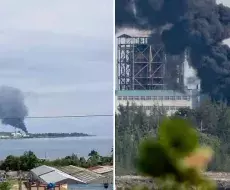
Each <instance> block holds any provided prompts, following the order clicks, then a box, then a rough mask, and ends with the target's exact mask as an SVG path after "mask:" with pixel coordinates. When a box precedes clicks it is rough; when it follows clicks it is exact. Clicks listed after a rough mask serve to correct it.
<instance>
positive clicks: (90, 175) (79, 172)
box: [58, 165, 104, 183]
mask: <svg viewBox="0 0 230 190" xmlns="http://www.w3.org/2000/svg"><path fill="white" fill-rule="evenodd" d="M58 169H60V170H61V171H63V172H65V173H68V174H69V175H71V176H74V177H76V178H78V179H80V180H82V181H83V182H85V183H90V182H91V181H94V180H96V179H99V178H104V176H102V175H100V174H97V173H95V172H92V171H90V170H87V169H84V168H80V167H77V166H72V165H70V166H65V167H58Z"/></svg>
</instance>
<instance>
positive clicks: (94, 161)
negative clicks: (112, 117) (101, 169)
mask: <svg viewBox="0 0 230 190" xmlns="http://www.w3.org/2000/svg"><path fill="white" fill-rule="evenodd" d="M88 156H89V158H88V159H86V158H84V157H80V158H79V157H78V156H77V155H76V154H72V155H71V156H66V157H65V158H60V159H56V160H43V159H39V158H37V156H36V155H35V154H34V153H33V152H31V151H28V152H25V153H24V154H23V155H22V156H12V155H10V156H7V158H6V159H5V160H4V161H2V162H1V165H0V169H1V170H5V171H9V170H12V171H18V170H22V171H29V170H31V169H33V168H35V167H38V166H40V165H48V166H68V165H74V166H79V167H84V168H88V167H92V166H97V165H112V164H113V156H112V155H111V156H100V155H99V153H98V152H97V151H95V150H92V151H91V152H90V153H89V155H88Z"/></svg>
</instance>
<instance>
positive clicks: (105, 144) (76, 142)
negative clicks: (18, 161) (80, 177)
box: [0, 136, 113, 160]
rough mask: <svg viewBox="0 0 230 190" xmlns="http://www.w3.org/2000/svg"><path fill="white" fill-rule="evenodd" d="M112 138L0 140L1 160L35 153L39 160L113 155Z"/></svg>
mask: <svg viewBox="0 0 230 190" xmlns="http://www.w3.org/2000/svg"><path fill="white" fill-rule="evenodd" d="M112 146H113V139H112V137H99V136H98V137H71V138H55V139H49V138H47V139H13V140H11V139H0V160H2V159H4V158H5V157H6V156H8V155H15V156H16V155H17V156H18V155H22V154H23V153H24V152H25V151H29V150H31V151H33V152H34V153H35V154H36V155H37V157H39V158H47V159H56V158H62V157H65V156H68V155H71V154H72V153H74V154H77V155H78V156H79V157H80V156H84V157H87V156H88V153H89V152H90V151H91V150H96V151H98V152H99V153H100V155H103V156H106V155H110V154H111V149H112Z"/></svg>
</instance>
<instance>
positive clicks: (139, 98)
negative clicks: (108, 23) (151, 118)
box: [116, 34, 200, 115]
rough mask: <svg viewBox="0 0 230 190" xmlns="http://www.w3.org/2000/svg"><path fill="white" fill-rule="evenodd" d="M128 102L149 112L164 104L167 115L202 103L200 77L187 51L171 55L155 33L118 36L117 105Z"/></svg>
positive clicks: (162, 106)
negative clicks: (151, 34) (154, 35)
mask: <svg viewBox="0 0 230 190" xmlns="http://www.w3.org/2000/svg"><path fill="white" fill-rule="evenodd" d="M127 103H129V104H130V105H131V104H133V103H134V104H135V105H137V106H143V108H144V109H145V110H146V111H147V112H150V111H151V109H152V108H153V107H155V108H156V107H161V108H164V110H166V112H167V114H168V115H170V114H172V113H174V112H176V111H177V110H178V109H179V108H185V107H188V108H192V109H193V108H196V107H197V106H199V104H200V80H199V79H198V78H197V77H196V72H195V70H194V69H193V68H192V67H191V66H190V64H189V56H188V53H187V52H184V53H183V54H181V55H176V56H175V55H174V56H172V55H168V54H166V53H165V51H164V48H163V46H162V45H159V44H157V43H156V42H155V41H154V40H153V36H151V37H149V36H144V35H143V36H141V37H138V36H130V35H127V34H122V35H120V36H118V38H117V67H116V107H118V106H119V105H127Z"/></svg>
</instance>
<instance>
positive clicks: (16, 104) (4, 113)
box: [0, 86, 28, 133]
mask: <svg viewBox="0 0 230 190" xmlns="http://www.w3.org/2000/svg"><path fill="white" fill-rule="evenodd" d="M27 115H28V110H27V107H26V106H25V103H24V96H23V94H22V92H21V91H20V90H19V89H17V88H13V87H8V86H2V87H0V119H1V121H2V123H3V124H5V125H11V126H12V127H14V128H15V129H16V128H17V129H20V130H22V131H24V132H25V133H28V131H27V128H26V126H25V123H24V119H25V117H26V116H27ZM15 131H16V130H15Z"/></svg>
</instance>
